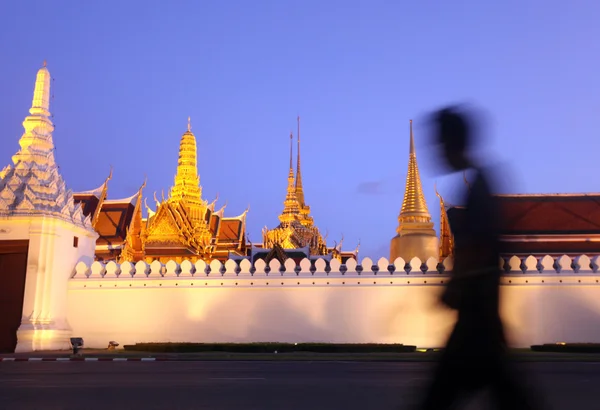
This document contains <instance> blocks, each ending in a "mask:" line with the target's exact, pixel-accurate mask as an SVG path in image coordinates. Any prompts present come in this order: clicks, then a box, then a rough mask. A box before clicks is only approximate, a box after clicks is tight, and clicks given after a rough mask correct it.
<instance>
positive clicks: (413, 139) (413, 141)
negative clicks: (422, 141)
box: [409, 120, 416, 154]
mask: <svg viewBox="0 0 600 410" xmlns="http://www.w3.org/2000/svg"><path fill="white" fill-rule="evenodd" d="M409 153H410V154H415V153H416V152H415V138H414V136H413V128H412V120H410V151H409Z"/></svg>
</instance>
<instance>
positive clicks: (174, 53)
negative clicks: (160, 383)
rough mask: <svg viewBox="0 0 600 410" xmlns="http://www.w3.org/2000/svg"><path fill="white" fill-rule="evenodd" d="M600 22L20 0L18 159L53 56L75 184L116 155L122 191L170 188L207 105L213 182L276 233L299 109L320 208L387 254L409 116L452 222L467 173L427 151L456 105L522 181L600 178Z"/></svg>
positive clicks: (423, 6) (510, 4)
mask: <svg viewBox="0 0 600 410" xmlns="http://www.w3.org/2000/svg"><path fill="white" fill-rule="evenodd" d="M88 3H89V4H88ZM92 3H93V4H92ZM598 21H600V3H599V2H597V1H595V0H573V1H570V2H559V1H557V0H522V1H516V0H504V1H481V0H463V1H455V2H446V1H424V2H417V1H414V2H402V1H393V0H387V1H385V0H365V1H359V0H302V1H299V0H256V1H246V0H232V1H217V0H213V1H209V0H202V1H160V2H159V1H149V0H147V1H133V0H127V1H123V0H121V1H113V0H111V1H107V0H104V1H96V2H87V1H86V2H84V1H74V0H73V1H65V0H63V1H37V0H32V1H27V2H25V1H17V0H12V1H5V2H2V4H1V5H0V58H1V67H2V68H1V70H0V73H1V75H0V126H1V127H2V128H1V132H2V144H1V145H0V165H1V166H4V165H5V164H7V163H9V162H10V157H11V155H12V154H13V153H14V152H15V151H16V150H17V149H18V144H17V142H18V138H19V137H20V135H21V134H22V132H23V128H22V126H21V122H22V121H23V118H24V117H25V116H26V115H27V110H28V108H29V106H30V104H31V97H32V95H33V84H34V80H35V74H36V71H37V70H38V68H39V67H40V66H41V64H42V61H43V60H44V59H46V60H47V61H48V68H49V70H50V73H51V74H52V76H53V78H54V81H53V83H52V94H53V95H54V99H53V100H52V101H51V107H50V109H51V112H52V113H53V114H54V119H53V121H54V123H55V125H56V130H55V132H54V141H55V144H56V154H57V161H58V163H59V165H60V167H61V171H62V174H63V176H64V177H65V179H66V181H67V184H68V185H69V187H70V188H72V189H73V190H75V191H77V190H87V189H92V188H95V187H97V186H99V185H100V184H101V183H102V181H103V180H104V178H106V176H107V174H108V172H109V168H110V165H113V166H114V177H113V180H112V182H111V184H110V188H109V197H110V199H116V198H121V197H126V196H130V195H132V194H133V193H134V192H135V191H136V190H137V189H138V187H139V185H141V183H142V182H143V180H144V175H147V176H148V188H147V189H146V191H145V193H146V195H147V196H149V197H150V198H151V197H152V193H153V192H154V191H158V192H160V191H161V190H162V189H164V190H165V192H166V191H167V190H168V188H169V187H170V186H171V185H172V183H173V176H174V174H175V169H176V165H177V152H178V144H179V138H180V136H181V134H182V133H183V132H184V131H185V129H186V124H187V117H188V116H191V118H192V131H193V132H194V133H195V135H196V138H197V142H198V157H199V160H198V162H199V165H198V168H199V173H200V182H201V184H202V186H203V192H204V197H205V198H206V199H209V200H212V199H214V197H215V195H216V194H217V193H219V198H220V199H219V204H224V203H225V201H226V202H227V204H228V205H227V209H226V215H237V214H239V213H241V212H243V210H244V209H245V208H246V207H247V206H248V204H250V206H251V208H250V213H249V215H248V231H249V234H250V239H251V240H252V241H255V242H259V241H260V240H261V233H260V231H261V228H262V227H263V226H265V225H267V226H269V227H274V226H275V225H277V223H278V220H277V216H278V215H279V213H280V212H281V210H282V208H283V200H284V198H285V189H286V184H287V181H286V178H287V171H288V152H289V151H288V144H289V133H290V131H291V130H293V131H294V134H295V130H296V116H297V115H300V116H301V118H302V130H301V136H302V144H303V145H302V155H303V169H302V172H303V181H304V189H305V193H306V200H307V203H308V204H309V205H310V206H311V208H312V213H313V216H314V217H315V222H316V223H317V225H318V226H319V227H320V228H321V230H322V231H323V233H325V232H326V231H329V237H328V239H329V242H330V243H332V242H333V240H334V239H335V240H339V238H340V236H341V234H344V236H345V241H344V243H345V246H344V248H346V249H353V248H354V247H355V246H356V243H357V242H358V240H359V239H360V240H361V257H365V256H370V257H372V258H379V257H380V256H386V257H388V256H389V255H388V252H389V240H390V239H391V238H392V237H393V236H394V235H395V229H396V226H397V219H396V218H397V215H398V212H399V210H400V206H401V203H402V197H403V193H404V182H405V181H404V178H405V175H406V170H407V162H408V135H409V134H408V120H409V119H411V118H412V119H414V121H415V122H414V132H415V139H416V146H417V156H418V159H419V166H420V170H421V177H422V182H423V188H424V190H425V194H426V198H427V203H428V205H429V210H430V212H431V213H432V216H433V218H434V221H435V223H436V229H437V228H438V221H439V205H438V201H437V198H436V196H435V192H434V188H433V187H434V182H437V186H438V190H439V191H440V192H441V193H442V194H443V195H444V196H445V197H447V198H448V200H452V198H453V195H454V196H456V193H457V192H459V191H458V190H459V189H463V188H464V186H463V185H462V183H461V178H457V177H456V176H454V177H448V176H446V177H443V176H439V175H436V171H437V170H436V169H434V167H433V158H432V157H431V156H430V155H427V154H428V153H429V152H430V150H428V149H427V143H426V139H427V132H426V131H427V130H426V126H425V124H424V122H423V119H424V116H425V115H427V114H428V113H429V112H430V111H431V110H433V109H435V108H439V107H440V106H442V105H445V104H449V103H460V102H468V103H472V104H475V105H476V106H478V107H480V108H482V109H484V110H485V112H486V113H487V118H488V122H487V127H486V132H487V134H488V136H489V138H488V140H487V143H486V147H485V148H486V151H489V152H491V153H493V155H494V161H495V162H498V161H499V162H500V163H502V164H503V165H504V169H505V172H506V174H502V175H501V180H502V182H503V184H504V187H505V190H506V191H508V192H514V193H521V192H527V193H549V192H590V191H594V192H597V191H599V190H600V189H599V188H598V186H599V184H600V183H598V182H597V181H596V179H597V178H598V174H599V173H600V161H599V160H598V148H599V145H598V139H599V137H600V111H599V110H600V74H599V73H600V25H598ZM595 181H596V182H595ZM152 202H153V201H148V203H149V204H150V203H152Z"/></svg>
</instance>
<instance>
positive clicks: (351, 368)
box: [0, 361, 600, 410]
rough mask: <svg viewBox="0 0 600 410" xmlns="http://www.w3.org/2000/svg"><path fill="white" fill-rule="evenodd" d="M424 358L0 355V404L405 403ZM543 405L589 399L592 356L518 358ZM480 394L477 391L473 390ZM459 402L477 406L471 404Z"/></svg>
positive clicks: (267, 406) (595, 367) (595, 373)
mask: <svg viewBox="0 0 600 410" xmlns="http://www.w3.org/2000/svg"><path fill="white" fill-rule="evenodd" d="M431 366H432V363H415V362H412V363H410V362H409V363H407V362H404V363H374V362H371V363H364V362H227V361H223V362H1V363H0V408H1V409H3V410H4V409H5V410H11V409H28V410H29V409H45V410H54V409H56V410H58V409H60V410H66V409H77V410H83V409H89V410H94V409H111V410H117V409H127V410H133V409H138V408H139V409H145V410H150V409H169V410H171V409H201V410H212V409H216V410H221V409H223V410H230V409H245V410H246V409H248V410H250V409H257V410H271V409H273V410H275V409H276V410H295V409H303V410H308V409H310V410H314V409H324V410H325V409H326V410H330V409H331V410H335V409H343V410H353V409H369V410H371V409H408V408H411V407H410V405H411V404H413V403H414V402H415V400H416V399H417V398H418V397H419V389H420V388H421V387H422V386H423V385H424V384H425V383H426V382H427V380H428V377H429V375H430V373H431ZM518 366H519V367H520V368H521V369H522V370H524V371H526V372H527V374H531V375H532V377H533V380H535V383H536V386H537V388H538V390H539V391H540V392H541V393H543V395H544V397H545V402H546V404H548V405H549V406H548V407H546V408H549V409H556V410H561V409H577V410H585V409H598V408H600V407H599V406H600V405H599V404H598V386H600V363H521V364H518ZM479 401H482V400H479ZM468 408H469V409H477V408H488V407H487V406H484V407H480V406H479V405H478V404H477V403H473V404H471V405H470V406H469V407H468Z"/></svg>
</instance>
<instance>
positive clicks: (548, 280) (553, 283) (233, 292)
mask: <svg viewBox="0 0 600 410" xmlns="http://www.w3.org/2000/svg"><path fill="white" fill-rule="evenodd" d="M365 262H367V263H365ZM385 262H387V261H385ZM413 262H414V261H413ZM546 262H548V261H546ZM563 262H565V261H564V260H563ZM411 264H413V263H412V262H411ZM370 265H371V263H370V260H369V261H363V266H365V267H366V266H370ZM379 265H380V266H387V263H384V262H382V261H380V263H379ZM414 265H415V266H418V265H420V264H414ZM115 266H116V265H114V266H113V267H112V268H113V269H112V270H111V269H108V270H109V273H106V274H105V275H104V276H102V274H104V270H103V269H104V268H103V267H101V265H100V264H96V266H95V269H93V273H92V274H91V275H90V276H89V277H88V276H87V273H83V271H84V269H80V272H79V273H78V274H77V275H76V276H75V277H74V278H73V279H72V280H71V281H70V282H69V292H68V320H69V323H70V324H71V326H72V328H73V332H74V336H81V337H83V338H84V339H85V342H86V346H88V347H106V345H107V344H108V341H110V340H115V341H117V342H119V343H120V344H121V345H123V344H132V343H136V342H258V341H269V342H317V341H318V342H355V343H362V342H376V343H404V344H412V345H417V346H421V347H435V346H440V345H443V343H444V341H445V338H446V336H447V334H448V332H449V330H450V329H451V327H452V325H453V321H454V317H455V316H454V313H453V312H452V311H448V310H446V309H444V308H442V307H440V306H439V305H437V304H436V300H437V296H438V294H439V292H441V291H442V286H443V285H442V281H447V279H448V277H447V276H446V275H441V274H439V273H437V272H436V273H427V274H423V273H422V272H420V271H417V273H412V272H411V273H410V274H406V273H405V272H404V271H397V272H396V273H394V274H389V273H388V272H384V273H382V272H381V271H380V272H379V273H378V274H374V273H373V272H371V271H370V270H369V271H364V272H362V274H360V275H359V274H358V273H357V272H355V271H349V272H346V274H345V275H342V274H341V273H339V272H331V273H330V274H326V273H318V272H316V273H315V274H314V275H311V274H310V272H306V273H305V272H302V273H300V274H299V275H296V274H295V273H284V274H283V275H281V274H280V273H279V272H278V271H275V272H276V273H275V274H270V275H267V274H265V273H264V272H260V270H259V272H257V273H255V274H254V276H251V275H250V274H249V273H240V274H239V275H236V274H235V273H233V272H227V273H225V274H223V275H222V274H221V273H218V272H215V270H213V272H211V273H209V274H208V275H206V274H205V273H204V272H202V273H196V274H195V275H192V274H191V273H189V272H186V273H180V274H179V276H177V275H176V274H175V273H173V272H171V273H166V272H165V269H164V268H161V267H160V266H158V265H156V266H154V268H156V269H155V271H159V270H160V269H162V272H163V274H164V275H165V276H162V275H161V274H158V273H156V272H151V273H150V274H149V275H148V276H146V275H145V274H141V275H138V274H135V275H134V276H133V277H131V275H129V274H128V273H121V275H120V276H118V277H117V276H116V275H115V272H114V268H115ZM173 266H175V264H173ZM402 266H403V264H402ZM171 268H172V267H171ZM171 270H173V269H171ZM289 271H290V270H288V272H289ZM414 271H415V270H413V272H414ZM140 272H141V270H140ZM272 272H273V271H272ZM88 273H89V272H88ZM598 278H600V275H597V274H596V273H593V272H586V273H581V272H580V273H575V272H572V271H570V272H569V271H563V272H562V273H557V272H556V271H551V272H550V271H548V272H543V273H539V272H537V271H536V272H531V273H528V274H523V273H521V272H519V273H518V274H516V273H515V274H510V275H508V276H506V277H505V278H504V279H503V283H504V284H503V286H502V288H501V294H502V313H503V317H504V319H505V324H506V328H507V332H508V336H509V339H510V340H511V343H512V345H513V346H530V345H531V344H537V343H552V342H600V285H599V284H598Z"/></svg>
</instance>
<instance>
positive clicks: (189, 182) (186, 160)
mask: <svg viewBox="0 0 600 410" xmlns="http://www.w3.org/2000/svg"><path fill="white" fill-rule="evenodd" d="M171 198H172V199H174V200H176V201H181V200H185V201H188V202H190V203H199V202H200V200H201V198H202V187H201V186H200V177H199V176H198V166H197V148H196V137H195V136H194V134H193V133H192V123H191V119H190V117H188V125H187V131H186V132H184V133H183V135H182V136H181V141H180V142H179V160H178V161H177V175H175V185H173V189H172V190H171Z"/></svg>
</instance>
